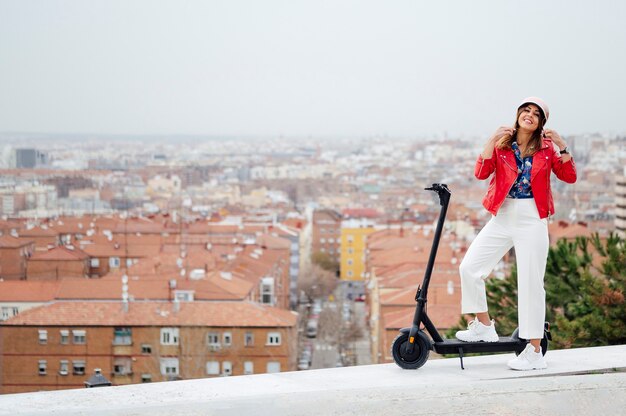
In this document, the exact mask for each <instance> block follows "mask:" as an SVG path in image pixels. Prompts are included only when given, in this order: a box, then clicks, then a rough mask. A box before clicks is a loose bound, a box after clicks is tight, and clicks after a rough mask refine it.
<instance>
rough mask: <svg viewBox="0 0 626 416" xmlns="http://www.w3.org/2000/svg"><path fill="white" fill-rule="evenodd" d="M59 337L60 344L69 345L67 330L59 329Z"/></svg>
mask: <svg viewBox="0 0 626 416" xmlns="http://www.w3.org/2000/svg"><path fill="white" fill-rule="evenodd" d="M59 334H60V335H61V344H69V343H70V331H69V330H67V329H61V330H60V331H59Z"/></svg>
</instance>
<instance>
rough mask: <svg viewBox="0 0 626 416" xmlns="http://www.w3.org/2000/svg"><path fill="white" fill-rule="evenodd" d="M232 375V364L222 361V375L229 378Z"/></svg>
mask: <svg viewBox="0 0 626 416" xmlns="http://www.w3.org/2000/svg"><path fill="white" fill-rule="evenodd" d="M232 374H233V363H231V362H230V361H224V362H223V363H222V375H225V376H231V375H232Z"/></svg>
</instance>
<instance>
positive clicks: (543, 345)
mask: <svg viewBox="0 0 626 416" xmlns="http://www.w3.org/2000/svg"><path fill="white" fill-rule="evenodd" d="M511 338H513V339H523V338H520V337H519V328H515V331H513V334H512V335H511ZM524 341H527V340H524ZM527 343H528V342H526V343H525V344H524V347H523V348H521V349H518V350H516V351H515V355H520V354H521V353H522V351H524V348H526V344H527ZM540 346H541V353H542V354H543V355H546V353H547V352H548V336H547V335H546V333H545V332H544V333H543V338H542V339H541V344H540Z"/></svg>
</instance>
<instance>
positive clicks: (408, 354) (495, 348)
mask: <svg viewBox="0 0 626 416" xmlns="http://www.w3.org/2000/svg"><path fill="white" fill-rule="evenodd" d="M426 190H427V191H434V192H437V195H438V196H439V204H440V205H441V212H440V213H439V220H438V222H437V228H436V230H435V236H434V239H433V245H432V247H431V249H430V257H429V259H428V264H427V266H426V274H425V275H424V281H423V282H422V285H421V286H419V287H418V288H417V293H416V294H415V301H416V302H417V306H416V308H415V315H414V317H413V325H412V326H411V327H410V328H402V329H401V330H400V334H399V335H398V336H397V337H396V339H395V340H394V341H393V343H392V345H391V353H392V355H393V359H394V361H395V362H396V364H398V366H400V367H401V368H404V369H407V370H415V369H418V368H420V367H421V366H423V365H424V364H425V363H426V361H427V360H428V354H429V352H430V350H434V351H435V352H437V353H439V354H459V358H460V359H461V369H463V370H464V369H465V367H464V366H463V354H465V353H473V352H506V351H513V352H515V354H516V355H519V354H520V353H521V352H522V351H524V348H526V344H528V342H529V341H528V340H526V339H522V338H520V337H519V335H518V332H519V329H516V330H515V331H514V332H513V334H512V335H511V336H510V337H500V340H499V341H497V342H465V341H460V340H457V339H444V338H442V337H441V335H440V334H439V332H438V331H437V328H435V325H434V324H433V323H432V321H431V320H430V318H429V317H428V314H427V313H426V302H427V295H428V285H429V283H430V275H431V273H432V271H433V266H434V264H435V257H436V256H437V249H438V247H439V240H440V239H441V232H442V229H443V223H444V221H445V219H446V212H447V211H448V204H449V203H450V196H451V192H450V190H449V189H448V186H447V185H446V184H442V183H434V184H433V185H432V186H431V187H430V188H426ZM422 324H423V327H422ZM424 329H425V330H426V332H428V334H430V338H429V337H428V336H427V335H426V334H425V331H424ZM548 340H552V337H551V336H550V324H549V323H548V322H546V323H545V326H544V336H543V339H542V340H541V352H542V354H543V355H545V354H546V352H547V350H548Z"/></svg>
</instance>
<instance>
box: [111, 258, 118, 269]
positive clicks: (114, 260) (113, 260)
mask: <svg viewBox="0 0 626 416" xmlns="http://www.w3.org/2000/svg"><path fill="white" fill-rule="evenodd" d="M109 267H112V268H116V269H117V268H119V267H120V258H119V257H109Z"/></svg>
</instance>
